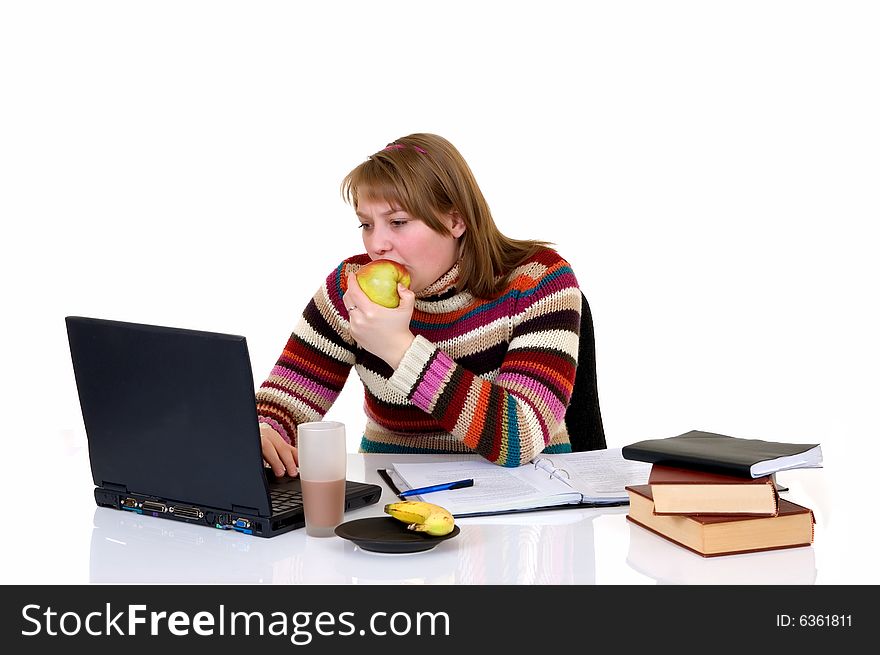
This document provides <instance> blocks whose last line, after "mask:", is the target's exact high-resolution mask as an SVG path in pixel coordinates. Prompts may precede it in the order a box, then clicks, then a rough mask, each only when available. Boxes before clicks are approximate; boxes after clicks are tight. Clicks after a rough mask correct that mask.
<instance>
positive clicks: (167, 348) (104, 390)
mask: <svg viewBox="0 0 880 655" xmlns="http://www.w3.org/2000/svg"><path fill="white" fill-rule="evenodd" d="M65 322H66V323H67V337H68V343H69V345H70V355H71V359H72V360H73V371H74V376H75V378H76V387H77V392H78V394H79V402H80V408H81V409H82V415H83V422H84V424H85V429H86V436H87V439H88V447H89V462H90V465H91V469H92V478H93V480H94V483H95V502H96V503H97V504H98V506H100V507H110V508H113V509H117V510H120V511H128V512H135V513H137V514H143V515H147V516H154V517H158V518H162V519H168V520H172V521H183V522H185V523H189V524H194V525H203V526H207V527H212V528H216V529H220V530H235V531H238V532H242V533H245V534H249V535H255V536H258V537H274V536H276V535H279V534H283V533H285V532H290V531H291V530H296V529H297V528H301V527H303V526H304V525H305V515H304V512H303V506H302V494H301V489H300V481H299V478H298V477H297V478H291V477H288V476H285V477H283V478H276V477H275V475H274V474H273V473H272V471H271V469H268V468H266V467H265V466H264V464H263V457H262V453H261V451H260V432H259V426H258V423H257V410H256V401H255V398H254V382H253V375H252V372H251V363H250V357H249V355H248V349H247V343H246V341H245V338H244V337H242V336H237V335H230V334H219V333H214V332H201V331H197V330H187V329H180V328H173V327H162V326H157V325H143V324H139V323H125V322H121V321H110V320H104V319H98V318H87V317H81V316H68V317H66V318H65ZM381 492H382V489H381V487H379V486H378V485H375V484H366V483H361V482H352V481H346V496H345V509H346V511H349V510H352V509H357V508H360V507H365V506H367V505H371V504H374V503H376V502H378V501H379V496H380V495H381Z"/></svg>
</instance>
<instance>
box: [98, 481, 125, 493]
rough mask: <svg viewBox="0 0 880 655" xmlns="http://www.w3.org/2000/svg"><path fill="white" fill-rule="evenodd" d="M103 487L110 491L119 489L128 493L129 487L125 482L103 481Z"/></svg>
mask: <svg viewBox="0 0 880 655" xmlns="http://www.w3.org/2000/svg"><path fill="white" fill-rule="evenodd" d="M101 487H103V488H104V489H107V490H109V491H119V492H121V493H128V487H127V486H125V485H124V484H117V483H115V482H102V483H101Z"/></svg>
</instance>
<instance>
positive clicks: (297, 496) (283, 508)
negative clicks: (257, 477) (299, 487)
mask: <svg viewBox="0 0 880 655" xmlns="http://www.w3.org/2000/svg"><path fill="white" fill-rule="evenodd" d="M269 499H270V500H271V501H272V513H273V514H278V513H280V512H287V511H289V510H292V509H299V508H300V507H302V492H301V491H289V490H287V489H270V490H269Z"/></svg>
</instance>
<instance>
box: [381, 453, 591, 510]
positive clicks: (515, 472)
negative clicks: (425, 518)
mask: <svg viewBox="0 0 880 655" xmlns="http://www.w3.org/2000/svg"><path fill="white" fill-rule="evenodd" d="M392 467H393V468H394V470H395V471H396V472H397V474H398V475H399V476H400V477H401V478H402V479H403V480H404V482H405V483H406V485H407V488H409V489H413V488H417V487H426V486H429V485H434V484H442V483H444V482H451V481H453V480H463V479H467V478H473V480H474V486H473V487H466V488H464V489H453V490H449V491H437V492H434V493H430V494H425V495H424V497H422V496H414V497H413V498H414V499H416V500H425V501H427V502H429V503H435V504H437V505H441V506H443V507H445V508H446V509H448V510H449V511H450V512H452V514H467V513H471V512H486V511H504V510H514V509H529V508H535V507H546V506H552V505H560V504H566V503H576V502H579V501H580V499H581V495H580V493H578V492H575V491H574V490H573V489H572V488H571V487H569V486H568V484H566V483H565V482H563V481H562V480H558V479H556V478H554V477H551V476H550V475H549V474H548V473H547V472H546V471H542V470H540V469H538V468H536V467H535V466H534V465H533V464H526V465H524V466H520V467H518V468H505V467H503V466H498V465H496V464H492V463H491V462H488V461H486V460H484V459H482V458H479V459H473V460H456V461H450V462H425V463H413V464H398V463H395V464H392Z"/></svg>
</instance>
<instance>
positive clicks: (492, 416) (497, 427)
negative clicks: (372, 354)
mask: <svg viewBox="0 0 880 655" xmlns="http://www.w3.org/2000/svg"><path fill="white" fill-rule="evenodd" d="M549 252H550V253H552V251H549ZM508 293H511V294H513V295H514V297H515V300H516V301H515V303H513V304H512V307H513V310H512V313H511V316H510V320H511V324H512V330H511V339H510V342H509V344H508V347H507V352H506V355H505V356H504V360H503V362H502V364H501V367H500V369H499V370H498V374H497V376H495V379H494V380H492V381H490V380H488V379H486V378H483V377H479V376H477V375H475V374H473V373H471V372H470V371H468V370H466V369H465V368H464V367H463V366H461V365H459V364H457V363H456V362H455V361H454V360H453V359H452V358H451V357H449V356H448V355H447V354H446V353H445V352H443V351H442V350H440V349H439V348H438V347H437V346H436V345H434V344H433V343H431V342H430V341H429V340H428V339H426V338H425V337H424V336H421V335H419V336H417V337H416V339H415V341H414V342H413V344H412V346H411V347H410V348H409V350H408V351H407V353H406V354H405V355H404V357H403V359H402V361H401V363H400V366H398V368H397V370H396V371H395V373H394V375H392V377H391V379H390V380H389V384H391V385H392V386H393V387H395V388H396V389H397V390H398V391H400V392H401V393H405V394H406V395H407V397H408V398H409V400H410V402H412V403H413V404H414V405H416V406H417V407H419V408H421V409H422V410H424V411H425V412H428V413H429V414H430V415H431V416H432V417H433V418H434V419H435V420H436V421H437V422H438V423H439V424H440V425H441V426H442V427H443V429H444V430H446V431H448V432H449V433H451V434H453V435H454V436H455V437H457V438H458V439H461V440H462V441H463V442H464V444H465V445H466V446H467V447H468V448H470V449H471V450H473V451H475V452H477V453H479V454H480V455H482V456H483V457H485V458H486V459H488V460H490V461H492V462H494V463H496V464H500V465H502V466H520V465H522V464H525V463H527V462H529V461H530V460H531V459H532V458H534V457H535V456H536V455H538V453H540V452H541V451H542V450H543V449H544V448H545V446H546V445H547V444H548V443H549V442H550V440H551V438H552V437H553V436H554V434H556V433H557V431H558V430H559V429H560V427H561V424H562V421H563V418H564V416H565V410H566V407H567V406H568V402H569V400H570V398H571V390H572V387H573V384H574V377H575V369H576V368H577V353H578V338H579V331H580V311H581V292H580V289H579V288H578V285H577V280H576V279H575V276H574V273H573V271H572V270H571V268H570V266H569V265H568V263H567V262H566V261H565V260H563V259H561V258H560V257H559V256H558V255H556V254H555V253H552V256H551V255H544V256H543V257H538V258H536V259H533V260H531V261H530V262H528V263H527V264H525V265H523V266H520V267H519V268H518V269H517V270H516V271H515V272H514V275H513V276H512V278H511V282H510V285H509V289H508Z"/></svg>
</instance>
